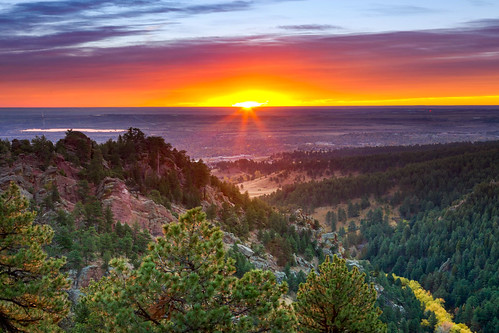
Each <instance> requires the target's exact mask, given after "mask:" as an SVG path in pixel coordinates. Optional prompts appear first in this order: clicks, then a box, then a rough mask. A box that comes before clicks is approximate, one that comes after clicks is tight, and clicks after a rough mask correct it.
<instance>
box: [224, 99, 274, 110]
mask: <svg viewBox="0 0 499 333" xmlns="http://www.w3.org/2000/svg"><path fill="white" fill-rule="evenodd" d="M265 104H267V102H265V103H259V102H255V101H246V102H239V103H235V104H232V106H237V107H240V108H243V109H247V110H249V109H252V108H256V107H258V106H262V105H265Z"/></svg>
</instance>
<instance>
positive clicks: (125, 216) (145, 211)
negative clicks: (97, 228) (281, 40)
mask: <svg viewBox="0 0 499 333" xmlns="http://www.w3.org/2000/svg"><path fill="white" fill-rule="evenodd" d="M97 197H98V198H99V199H100V200H101V201H102V204H103V206H104V207H109V208H110V209H111V211H112V212H113V215H114V218H115V220H116V221H120V222H121V223H126V224H128V225H130V226H133V225H134V224H135V223H138V225H139V226H140V227H141V228H142V229H147V230H149V232H150V233H151V235H153V236H160V235H161V234H162V230H163V229H162V226H163V224H165V223H170V222H172V221H177V218H176V217H174V216H173V214H172V213H171V212H170V211H169V210H168V209H166V208H165V207H164V206H162V205H159V204H157V203H155V202H154V201H153V200H151V199H149V198H147V197H145V196H143V195H141V194H138V193H133V192H130V191H129V190H128V188H127V186H126V185H125V183H124V182H123V181H122V180H120V179H117V178H105V179H104V180H103V181H102V183H101V184H100V186H99V187H98V189H97Z"/></svg>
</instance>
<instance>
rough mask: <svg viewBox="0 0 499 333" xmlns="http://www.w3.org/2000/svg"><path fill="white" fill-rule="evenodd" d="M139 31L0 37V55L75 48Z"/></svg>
mask: <svg viewBox="0 0 499 333" xmlns="http://www.w3.org/2000/svg"><path fill="white" fill-rule="evenodd" d="M139 32H140V31H136V30H133V31H130V30H126V29H124V28H122V27H113V26H108V27H100V28H98V29H92V30H79V31H65V32H61V33H55V34H49V35H43V36H22V37H18V36H8V37H5V36H3V37H0V53H7V54H8V53H11V52H14V53H19V52H21V51H35V50H44V49H54V48H60V47H71V46H77V45H80V44H83V43H88V42H96V41H101V40H104V39H108V38H112V37H121V36H127V35H131V34H137V33H139Z"/></svg>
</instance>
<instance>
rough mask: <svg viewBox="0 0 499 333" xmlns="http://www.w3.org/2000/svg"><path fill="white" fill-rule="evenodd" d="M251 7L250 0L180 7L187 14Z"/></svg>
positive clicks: (238, 9)
mask: <svg viewBox="0 0 499 333" xmlns="http://www.w3.org/2000/svg"><path fill="white" fill-rule="evenodd" d="M251 7H252V2H251V1H232V2H228V3H217V4H209V5H198V6H189V7H186V8H184V9H182V12H185V13H188V14H209V13H224V12H233V11H240V10H248V9H250V8H251Z"/></svg>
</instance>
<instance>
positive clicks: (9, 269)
mask: <svg viewBox="0 0 499 333" xmlns="http://www.w3.org/2000/svg"><path fill="white" fill-rule="evenodd" d="M34 217H35V216H34V213H32V212H30V211H29V210H28V202H27V200H26V199H24V198H22V197H21V195H20V192H19V188H18V187H17V186H15V185H11V186H10V187H9V188H8V190H7V191H6V192H5V193H3V194H2V195H1V196H0V331H6V332H56V331H60V329H59V327H58V326H57V323H58V322H59V321H60V320H61V319H62V318H64V317H65V316H66V314H67V313H68V310H69V302H68V300H67V295H66V293H65V292H64V291H63V289H66V288H68V287H69V282H68V280H67V279H66V277H65V276H63V275H61V274H60V273H59V269H60V268H61V266H62V265H64V262H65V260H64V259H53V258H50V259H47V255H46V253H45V252H44V251H43V249H42V246H43V245H46V244H49V243H50V242H51V241H52V237H53V231H52V229H51V228H50V227H49V226H47V225H33V220H34Z"/></svg>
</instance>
